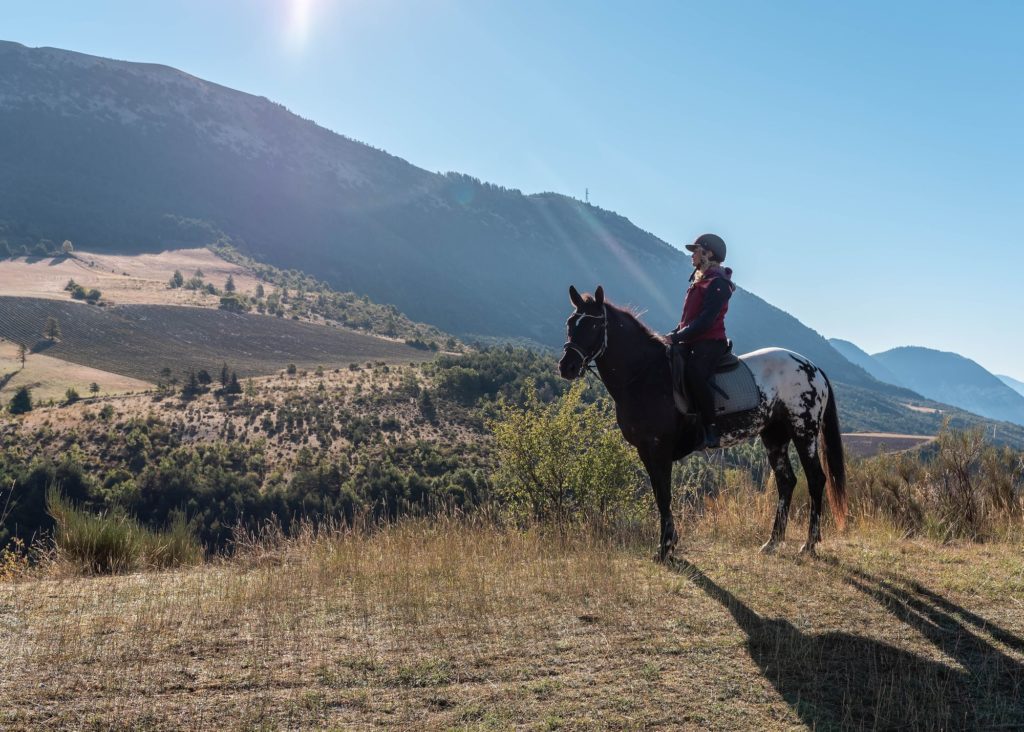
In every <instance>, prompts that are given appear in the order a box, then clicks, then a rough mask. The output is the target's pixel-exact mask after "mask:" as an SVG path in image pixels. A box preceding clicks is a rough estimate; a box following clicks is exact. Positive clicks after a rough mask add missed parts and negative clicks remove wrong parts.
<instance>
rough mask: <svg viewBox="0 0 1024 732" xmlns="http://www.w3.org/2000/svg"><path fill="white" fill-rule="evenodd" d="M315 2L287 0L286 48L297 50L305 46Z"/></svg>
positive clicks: (310, 0)
mask: <svg viewBox="0 0 1024 732" xmlns="http://www.w3.org/2000/svg"><path fill="white" fill-rule="evenodd" d="M314 4H315V0H289V2H288V22H287V26H286V27H287V31H286V39H287V42H288V46H289V47H291V48H292V49H295V50H298V49H301V48H302V47H303V46H305V45H306V40H307V39H308V38H309V28H310V25H311V20H312V17H313V5H314Z"/></svg>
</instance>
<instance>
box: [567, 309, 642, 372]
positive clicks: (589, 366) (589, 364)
mask: <svg viewBox="0 0 1024 732" xmlns="http://www.w3.org/2000/svg"><path fill="white" fill-rule="evenodd" d="M584 318H597V319H599V320H600V321H601V323H602V325H603V326H604V334H603V337H602V339H601V345H600V347H599V348H598V349H597V350H596V351H595V352H594V353H593V354H591V355H590V356H588V355H587V354H585V353H584V352H583V349H582V348H580V347H579V346H577V345H576V344H575V343H573V342H572V341H571V340H569V341H566V342H565V345H563V346H562V350H563V351H573V352H574V353H575V354H576V355H578V356H579V357H580V360H581V361H583V368H582V369H581V370H580V376H582V375H583V374H584V373H586V372H587V371H589V372H590V373H592V374H593V375H594V376H596V377H597V380H598V381H600V382H601V383H602V384H604V385H605V387H606V388H607V387H608V382H607V381H605V380H604V379H603V378H601V374H600V372H598V370H597V369H595V368H594V362H595V361H596V360H597V359H599V358H600V357H601V356H603V355H604V352H605V351H607V350H608V306H607V305H604V306H602V310H601V315H591V314H590V313H580V314H579V320H577V321H576V324H577V325H579V322H580V320H583V319H584ZM655 361H656V359H651V360H650V361H648V362H647V364H646V365H644V366H643V367H642V368H640V369H638V370H637V373H635V374H634V375H633V376H632V378H630V379H629V380H628V381H626V382H624V383H622V384H615V386H617V387H619V388H622V387H626V386H629V385H630V384H633V383H635V382H636V381H638V380H639V379H640V378H641V377H643V376H646V375H647V373H648V372H649V371H650V370H651V368H652V367H653V366H654V364H655Z"/></svg>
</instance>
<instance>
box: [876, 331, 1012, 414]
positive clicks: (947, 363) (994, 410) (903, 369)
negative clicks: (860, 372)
mask: <svg viewBox="0 0 1024 732" xmlns="http://www.w3.org/2000/svg"><path fill="white" fill-rule="evenodd" d="M873 358H874V359H876V360H877V361H878V362H879V363H881V364H882V365H883V366H885V367H886V368H888V369H889V370H890V371H892V372H893V373H894V374H895V375H896V376H897V378H899V380H900V381H901V382H902V383H904V384H906V385H907V386H908V387H910V388H911V389H913V390H914V391H916V392H918V393H919V394H922V395H923V396H925V397H927V398H929V399H934V400H936V401H941V402H945V403H946V404H952V405H954V406H957V407H960V408H961V409H966V410H968V411H970V412H974V413H975V414H980V415H982V416H985V417H988V418H989V419H996V420H1003V421H1006V422H1013V423H1014V424H1017V425H1024V395H1021V394H1018V393H1017V392H1016V391H1014V390H1013V389H1012V388H1010V387H1009V386H1007V385H1006V384H1005V383H1003V382H1002V381H1000V380H999V379H998V378H996V377H995V376H993V375H992V374H990V373H989V372H988V371H986V370H985V369H984V368H982V367H981V366H979V365H978V364H977V363H975V362H974V361H972V360H970V359H968V358H964V357H963V356H960V355H958V354H956V353H949V352H945V351H936V350H933V349H931V348H920V347H916V346H907V347H903V348H894V349H892V350H890V351H885V352H883V353H876V354H874V356H873Z"/></svg>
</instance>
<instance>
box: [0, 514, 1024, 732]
mask: <svg viewBox="0 0 1024 732" xmlns="http://www.w3.org/2000/svg"><path fill="white" fill-rule="evenodd" d="M755 514H756V515H755ZM762 518H764V517H762V516H760V515H759V512H755V511H752V512H751V514H750V515H749V516H748V519H749V521H750V522H751V523H756V522H759V521H761V519H762ZM646 528H651V527H646ZM794 531H795V532H796V534H797V535H799V534H801V533H802V531H801V529H800V528H798V527H796V526H793V527H791V532H794ZM688 534H689V538H688V539H687V540H686V541H685V542H684V544H683V546H682V549H681V551H680V553H679V556H680V557H681V558H680V560H679V561H677V562H675V563H674V564H671V565H668V566H665V565H659V564H656V563H654V562H652V561H651V560H650V558H649V556H648V551H647V549H648V547H647V546H646V544H645V542H644V541H642V540H640V539H637V538H635V537H634V535H633V534H631V533H627V534H624V535H622V534H620V535H612V536H600V535H596V534H593V533H591V532H588V531H586V530H577V531H570V532H564V533H558V532H554V531H550V530H549V531H544V530H541V529H532V530H525V531H523V530H513V529H508V528H501V527H497V526H494V525H492V524H490V523H489V522H486V521H484V522H480V523H477V524H473V523H466V522H460V521H444V520H441V521H435V522H427V521H407V522H404V523H400V524H398V525H394V526H392V527H390V528H386V529H383V530H380V531H376V532H354V533H336V534H333V535H322V536H320V537H315V536H312V535H310V534H307V535H305V536H303V537H300V538H298V539H292V540H278V541H275V540H274V539H273V537H271V538H270V539H264V540H263V541H262V542H256V543H254V544H253V545H252V546H250V547H249V549H248V551H244V552H242V554H241V555H240V556H239V557H238V558H236V559H235V560H232V561H231V562H220V563H214V564H210V565H207V566H203V567H200V568H196V569H189V570H183V571H176V572H166V573H154V574H138V575H132V576H125V577H105V578H76V577H61V576H60V568H59V566H55V567H51V569H50V576H35V577H32V578H30V579H26V580H22V581H18V582H14V583H7V584H2V585H0V627H3V629H4V631H3V633H2V634H0V653H2V654H3V657H4V659H5V661H4V663H3V664H2V666H0V669H2V670H0V687H2V688H3V689H4V697H5V703H4V704H3V705H2V707H0V726H3V728H4V729H39V728H46V729H126V728H131V729H147V730H165V729H166V730H170V729H194V730H203V729H215V728H220V729H231V730H235V729H313V728H315V729H410V730H412V729H510V728H519V729H666V730H667V729H694V730H697V729H718V730H737V729H744V730H788V729H799V728H813V729H822V730H824V729H929V730H931V729H1019V728H1021V727H1022V726H1024V703H1022V701H1021V700H1022V694H1021V692H1022V689H1024V613H1022V612H1021V610H1022V608H1021V600H1022V597H1024V569H1022V563H1021V561H1020V559H1021V547H1019V546H1011V545H1003V544H1000V545H989V546H940V545H936V544H930V543H924V542H921V543H918V542H903V541H899V540H898V539H896V538H895V537H893V536H889V535H887V534H886V533H885V532H880V531H877V530H875V531H868V530H862V531H860V532H859V533H855V534H852V535H847V536H844V537H840V538H832V539H829V540H827V541H826V542H825V544H824V545H823V547H822V557H821V558H820V559H818V560H802V559H797V558H796V557H795V556H794V553H795V545H796V544H797V543H798V542H793V543H792V544H791V545H790V546H789V547H788V548H787V549H785V550H784V551H783V552H782V553H781V554H780V555H779V556H775V557H763V556H761V555H759V554H757V553H756V545H755V544H753V543H750V542H747V541H744V540H742V539H738V540H735V541H725V540H723V539H722V538H721V537H719V538H714V537H712V536H711V535H709V534H708V533H707V532H706V531H704V530H702V528H701V525H700V523H699V521H698V522H697V523H694V524H692V525H691V526H690V528H689V529H688Z"/></svg>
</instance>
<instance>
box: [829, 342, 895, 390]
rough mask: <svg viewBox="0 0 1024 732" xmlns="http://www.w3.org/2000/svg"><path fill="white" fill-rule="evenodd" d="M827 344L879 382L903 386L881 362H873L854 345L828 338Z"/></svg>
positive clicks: (864, 352)
mask: <svg viewBox="0 0 1024 732" xmlns="http://www.w3.org/2000/svg"><path fill="white" fill-rule="evenodd" d="M828 342H829V343H830V344H831V345H832V347H833V348H834V349H836V350H837V351H839V353H841V354H842V355H843V357H844V358H846V360H847V361H849V362H850V363H853V364H856V365H857V366H860V367H861V368H862V369H864V370H865V371H867V372H868V373H869V374H871V375H872V376H874V377H875V378H876V379H878V380H879V381H881V382H883V383H886V384H892V385H893V386H901V387H902V386H905V385H904V384H902V383H900V380H899V377H898V376H896V374H894V373H893V372H892V371H890V370H889V369H888V368H886V366H884V365H883V364H882V362H881V361H877V360H875V359H874V358H873V357H872V356H871V354H869V353H868V352H867V351H865V350H863V349H861V348H860V347H859V346H858V345H856V344H855V343H851V342H850V341H844V340H843V339H842V338H829V339H828Z"/></svg>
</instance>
